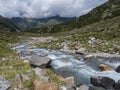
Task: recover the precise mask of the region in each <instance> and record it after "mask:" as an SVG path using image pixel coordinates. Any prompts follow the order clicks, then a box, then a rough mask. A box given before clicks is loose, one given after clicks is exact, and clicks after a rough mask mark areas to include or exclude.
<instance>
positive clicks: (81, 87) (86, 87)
mask: <svg viewBox="0 0 120 90" xmlns="http://www.w3.org/2000/svg"><path fill="white" fill-rule="evenodd" d="M78 90H89V87H88V86H87V85H81V86H80V87H79V88H78Z"/></svg>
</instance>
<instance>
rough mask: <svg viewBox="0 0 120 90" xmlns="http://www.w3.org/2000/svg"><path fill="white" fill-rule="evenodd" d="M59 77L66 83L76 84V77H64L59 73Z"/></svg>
mask: <svg viewBox="0 0 120 90" xmlns="http://www.w3.org/2000/svg"><path fill="white" fill-rule="evenodd" d="M57 78H58V79H59V80H60V81H63V82H65V84H74V83H75V82H74V77H67V78H63V77H62V76H60V75H57Z"/></svg>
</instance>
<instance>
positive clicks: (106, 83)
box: [91, 76, 116, 90]
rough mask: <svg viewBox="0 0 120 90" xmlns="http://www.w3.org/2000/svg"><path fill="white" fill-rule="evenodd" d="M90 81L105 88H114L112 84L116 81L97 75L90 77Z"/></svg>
mask: <svg viewBox="0 0 120 90" xmlns="http://www.w3.org/2000/svg"><path fill="white" fill-rule="evenodd" d="M91 83H92V84H93V85H94V86H97V87H104V88H106V89H112V90H114V87H113V86H114V85H115V83H116V82H115V81H114V80H113V79H111V78H108V77H102V76H98V77H91Z"/></svg>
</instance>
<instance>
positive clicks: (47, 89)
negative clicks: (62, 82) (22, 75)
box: [32, 80, 58, 90]
mask: <svg viewBox="0 0 120 90" xmlns="http://www.w3.org/2000/svg"><path fill="white" fill-rule="evenodd" d="M32 83H33V90H58V87H57V86H56V85H55V84H54V83H49V82H46V81H43V80H34V81H33V82H32Z"/></svg>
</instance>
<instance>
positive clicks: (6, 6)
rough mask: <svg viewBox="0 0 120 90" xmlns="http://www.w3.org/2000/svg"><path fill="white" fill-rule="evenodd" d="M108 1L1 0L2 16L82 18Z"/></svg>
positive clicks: (0, 13)
mask: <svg viewBox="0 0 120 90" xmlns="http://www.w3.org/2000/svg"><path fill="white" fill-rule="evenodd" d="M106 1H107V0H0V15H2V16H5V17H9V18H11V17H32V18H43V17H49V16H55V15H58V14H59V15H60V16H63V17H73V16H80V15H83V14H85V13H87V12H89V11H90V10H91V9H93V8H95V7H96V6H98V5H100V4H102V3H104V2H106Z"/></svg>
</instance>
